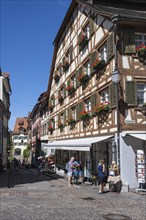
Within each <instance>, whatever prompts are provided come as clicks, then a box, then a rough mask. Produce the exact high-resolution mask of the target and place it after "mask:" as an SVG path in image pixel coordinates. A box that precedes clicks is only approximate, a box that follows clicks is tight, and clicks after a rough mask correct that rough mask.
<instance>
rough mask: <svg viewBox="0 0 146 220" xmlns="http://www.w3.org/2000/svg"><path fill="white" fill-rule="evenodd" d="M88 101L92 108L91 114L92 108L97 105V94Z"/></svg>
mask: <svg viewBox="0 0 146 220" xmlns="http://www.w3.org/2000/svg"><path fill="white" fill-rule="evenodd" d="M90 99H91V107H92V114H93V109H94V106H95V105H97V94H93V95H92V96H91V98H90Z"/></svg>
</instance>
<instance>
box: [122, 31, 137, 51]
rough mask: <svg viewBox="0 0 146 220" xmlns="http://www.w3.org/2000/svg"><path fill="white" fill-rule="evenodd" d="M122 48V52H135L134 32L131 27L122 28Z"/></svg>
mask: <svg viewBox="0 0 146 220" xmlns="http://www.w3.org/2000/svg"><path fill="white" fill-rule="evenodd" d="M123 49H124V51H123V52H124V53H135V52H136V48H135V32H134V30H133V29H131V28H124V29H123Z"/></svg>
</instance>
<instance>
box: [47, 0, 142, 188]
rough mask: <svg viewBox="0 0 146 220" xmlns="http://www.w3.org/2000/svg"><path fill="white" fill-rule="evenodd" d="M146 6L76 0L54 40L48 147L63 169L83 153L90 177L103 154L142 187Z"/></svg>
mask: <svg viewBox="0 0 146 220" xmlns="http://www.w3.org/2000/svg"><path fill="white" fill-rule="evenodd" d="M145 6H146V4H145V1H136V0H133V1H132V4H131V1H130V0H124V1H118V3H117V1H114V0H111V1H105V0H102V1H100V0H99V1H98V0H96V1H83V0H73V1H72V3H71V5H70V7H69V9H68V11H67V13H66V15H65V18H64V20H63V22H62V24H61V26H60V29H59V31H58V33H57V35H56V38H55V40H54V54H53V59H52V66H51V71H50V78H49V84H48V92H49V125H48V126H49V127H48V128H49V141H48V144H47V146H48V148H52V149H53V148H54V149H55V151H56V165H57V167H59V168H62V169H63V168H64V165H65V163H66V161H67V160H68V159H69V157H70V156H73V155H75V154H78V155H79V157H80V159H81V160H82V164H83V167H84V175H85V176H86V177H87V178H90V175H91V173H92V172H95V171H96V165H97V162H98V160H99V159H101V158H103V159H105V161H106V164H107V166H108V165H109V164H110V163H111V161H112V160H116V161H117V163H118V166H119V171H120V175H121V179H122V182H123V184H125V183H126V184H127V185H128V186H129V187H130V188H133V187H137V186H138V184H139V183H138V173H137V172H136V166H137V164H136V163H135V157H136V153H137V150H142V151H143V152H145V153H146V145H145V144H146V142H145V137H146V133H145V130H146V118H145V116H146V115H145V114H146V110H145V103H146V69H145V64H146V55H145V53H146V52H145V51H146V47H145V46H144V45H146V11H145V10H144V8H145ZM140 52H141V53H140ZM115 73H118V74H119V75H120V80H119V81H117V82H116V83H113V82H112V75H114V74H115ZM144 166H145V164H144ZM144 166H143V165H142V167H143V170H141V174H140V175H141V177H142V178H143V176H144V175H145V174H144ZM142 181H143V183H144V181H145V180H144V178H143V180H142Z"/></svg>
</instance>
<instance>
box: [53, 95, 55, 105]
mask: <svg viewBox="0 0 146 220" xmlns="http://www.w3.org/2000/svg"><path fill="white" fill-rule="evenodd" d="M53 106H55V97H54V96H53Z"/></svg>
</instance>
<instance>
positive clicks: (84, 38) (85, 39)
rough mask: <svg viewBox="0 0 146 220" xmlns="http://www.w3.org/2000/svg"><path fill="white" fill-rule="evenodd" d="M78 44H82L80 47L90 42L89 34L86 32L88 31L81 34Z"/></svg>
mask: <svg viewBox="0 0 146 220" xmlns="http://www.w3.org/2000/svg"><path fill="white" fill-rule="evenodd" d="M78 44H79V46H80V49H82V48H84V47H85V46H86V45H87V44H88V37H87V34H86V33H84V32H83V33H82V34H81V35H80V36H79V41H78Z"/></svg>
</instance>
